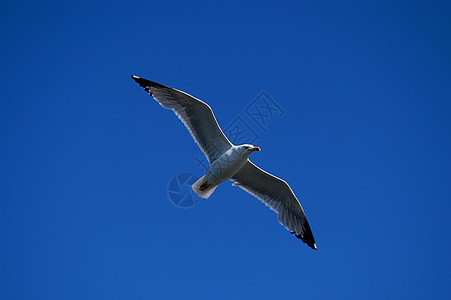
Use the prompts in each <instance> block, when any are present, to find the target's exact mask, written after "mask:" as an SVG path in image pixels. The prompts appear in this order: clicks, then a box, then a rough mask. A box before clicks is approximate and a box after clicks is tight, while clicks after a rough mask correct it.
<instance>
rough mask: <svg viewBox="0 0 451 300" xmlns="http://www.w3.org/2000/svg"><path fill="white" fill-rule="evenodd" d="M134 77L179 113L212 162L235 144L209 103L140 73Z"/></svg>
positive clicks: (159, 101)
mask: <svg viewBox="0 0 451 300" xmlns="http://www.w3.org/2000/svg"><path fill="white" fill-rule="evenodd" d="M132 78H133V80H135V81H136V82H137V83H138V84H139V85H140V86H142V87H143V88H144V89H145V90H146V91H147V92H148V93H149V94H150V95H151V96H152V97H153V98H154V99H155V100H157V102H158V103H159V104H160V105H161V106H163V107H164V108H166V109H171V110H172V111H173V112H174V113H175V114H176V115H177V117H178V118H179V119H180V120H181V121H182V122H183V124H184V125H185V126H186V128H187V129H188V131H189V133H190V134H191V136H192V137H193V139H194V141H195V142H196V144H197V145H198V146H199V148H200V149H201V150H202V152H203V153H204V155H205V157H206V158H207V159H208V162H209V163H211V162H212V161H214V160H215V159H217V158H218V157H219V156H220V155H221V154H223V153H224V152H225V151H227V150H228V149H229V148H230V147H231V146H232V143H230V141H229V140H228V139H227V137H226V136H225V135H224V133H223V132H222V130H221V128H220V127H219V125H218V122H216V118H215V116H214V115H213V111H212V110H211V108H210V106H208V105H207V104H206V103H205V102H203V101H201V100H199V99H197V98H194V97H193V96H191V95H188V94H187V93H185V92H182V91H179V90H176V89H173V88H170V87H168V86H165V85H162V84H159V83H156V82H153V81H150V80H147V79H144V78H140V77H138V76H134V75H132Z"/></svg>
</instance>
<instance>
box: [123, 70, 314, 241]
mask: <svg viewBox="0 0 451 300" xmlns="http://www.w3.org/2000/svg"><path fill="white" fill-rule="evenodd" d="M131 77H132V78H133V80H135V81H136V82H137V83H138V84H139V85H140V86H141V87H143V88H144V89H145V90H146V91H147V92H148V93H149V94H150V96H152V97H153V98H154V99H155V100H156V101H157V102H158V103H159V104H160V105H161V106H163V107H164V108H166V109H170V110H172V111H173V112H174V113H175V114H176V115H177V117H178V118H179V119H180V120H181V121H182V122H183V124H184V125H185V127H186V128H187V129H188V131H189V133H190V134H191V136H192V137H193V139H194V141H195V142H196V144H197V145H198V146H199V148H200V149H201V150H202V152H203V153H204V155H205V157H206V158H207V160H208V162H209V165H210V168H209V169H208V171H207V173H206V174H205V175H204V176H202V177H201V178H200V179H199V180H197V181H196V182H195V183H194V184H193V185H192V189H193V191H194V192H196V194H197V195H199V197H202V198H205V199H207V198H208V197H210V196H211V194H212V193H213V192H214V190H215V189H216V187H217V186H218V185H219V184H221V183H222V182H224V181H226V180H231V181H232V182H233V184H232V185H233V186H238V187H240V188H241V189H243V190H244V191H246V192H248V193H249V194H251V195H253V196H254V197H256V198H257V199H259V200H260V201H262V202H263V203H264V204H265V205H266V206H268V207H269V208H270V209H271V210H273V211H275V212H276V213H277V219H278V221H279V222H280V224H281V225H283V226H285V228H286V229H288V230H289V231H290V232H291V233H292V234H294V235H295V236H296V237H297V238H298V239H301V240H302V241H303V242H304V243H306V244H307V245H308V246H309V247H310V248H312V249H314V250H316V249H317V247H316V243H315V239H314V237H313V233H312V230H311V229H310V225H309V223H308V221H307V218H306V216H305V213H304V210H303V209H302V206H301V204H300V203H299V200H298V199H297V198H296V196H295V195H294V193H293V191H292V190H291V188H290V186H289V185H288V184H287V183H286V182H285V181H284V180H282V179H280V178H277V177H276V176H274V175H271V174H269V173H268V172H265V171H263V170H262V169H260V168H259V167H257V166H256V165H255V164H254V163H252V162H251V161H250V160H249V156H250V155H251V154H252V153H254V152H256V151H260V148H259V147H255V146H253V145H250V144H243V145H238V146H235V145H233V144H232V143H231V142H230V141H229V140H228V139H227V137H226V136H225V135H224V133H223V132H222V130H221V128H220V127H219V125H218V122H217V121H216V118H215V116H214V115H213V111H212V109H211V108H210V106H208V104H207V103H205V102H203V101H201V100H199V99H197V98H195V97H193V96H191V95H189V94H187V93H185V92H182V91H180V90H176V89H173V88H170V87H168V86H165V85H162V84H159V83H156V82H153V81H150V80H147V79H144V78H140V77H138V76H135V75H131Z"/></svg>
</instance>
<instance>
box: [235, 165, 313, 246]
mask: <svg viewBox="0 0 451 300" xmlns="http://www.w3.org/2000/svg"><path fill="white" fill-rule="evenodd" d="M231 180H232V181H233V182H234V185H237V186H239V187H240V188H242V189H243V190H245V191H246V192H248V193H249V194H251V195H253V196H255V197H256V198H258V199H259V200H261V201H262V202H263V203H264V204H265V205H266V206H268V207H269V208H271V209H272V210H273V211H275V212H276V213H277V219H278V220H279V222H280V224H282V225H283V226H285V228H287V229H288V230H289V231H290V232H291V233H293V234H294V235H296V237H297V238H300V239H301V240H302V241H303V242H304V243H306V244H307V245H308V246H310V247H311V248H313V249H315V250H316V243H315V239H314V237H313V233H312V230H311V229H310V225H309V223H308V221H307V218H306V216H305V214H304V210H303V209H302V206H301V204H300V203H299V201H298V199H297V198H296V196H295V195H294V193H293V191H292V190H291V188H290V186H289V185H288V184H287V183H286V182H285V181H284V180H282V179H280V178H277V177H275V176H273V175H271V174H269V173H268V172H265V171H263V170H262V169H260V168H259V167H257V166H256V165H255V164H253V163H252V162H251V161H250V160H248V161H247V162H246V164H245V165H244V166H243V167H242V168H241V170H240V171H238V173H236V174H235V175H234V176H233V177H232V179H231Z"/></svg>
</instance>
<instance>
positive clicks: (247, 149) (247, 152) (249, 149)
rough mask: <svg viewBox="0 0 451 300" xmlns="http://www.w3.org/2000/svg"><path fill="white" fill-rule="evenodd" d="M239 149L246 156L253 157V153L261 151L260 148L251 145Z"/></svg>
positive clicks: (241, 146) (240, 146)
mask: <svg viewBox="0 0 451 300" xmlns="http://www.w3.org/2000/svg"><path fill="white" fill-rule="evenodd" d="M237 148H238V152H239V153H240V154H242V155H245V156H249V155H251V154H252V152H255V151H260V148H259V147H254V145H250V144H244V145H239V146H238V147H237Z"/></svg>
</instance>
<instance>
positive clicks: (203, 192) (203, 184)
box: [191, 175, 218, 199]
mask: <svg viewBox="0 0 451 300" xmlns="http://www.w3.org/2000/svg"><path fill="white" fill-rule="evenodd" d="M217 187H218V185H217V184H214V185H213V184H209V183H208V180H205V175H204V176H202V177H201V178H199V180H198V181H196V182H195V183H193V185H192V186H191V188H192V189H193V191H194V192H195V193H196V194H197V195H199V197H201V198H204V199H207V198H208V197H210V196H211V194H213V192H214V191H215V189H216V188H217Z"/></svg>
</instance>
